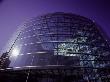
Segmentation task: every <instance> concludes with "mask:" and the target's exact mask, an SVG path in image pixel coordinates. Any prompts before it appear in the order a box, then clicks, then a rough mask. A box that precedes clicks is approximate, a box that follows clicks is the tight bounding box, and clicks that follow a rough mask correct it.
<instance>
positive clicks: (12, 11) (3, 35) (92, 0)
mask: <svg viewBox="0 0 110 82" xmlns="http://www.w3.org/2000/svg"><path fill="white" fill-rule="evenodd" d="M51 12H52V13H53V12H67V13H68V12H71V13H75V14H79V15H82V16H85V17H87V18H90V19H92V20H95V21H96V22H97V23H98V24H99V25H100V26H101V27H102V29H103V30H104V31H105V33H106V34H107V35H108V36H109V37H110V0H0V50H1V49H2V48H3V47H4V46H5V44H6V43H7V41H8V40H9V39H10V37H11V36H12V34H13V33H14V32H15V31H16V29H17V28H18V27H19V25H21V24H22V23H23V22H24V21H25V20H28V19H30V18H31V17H36V16H39V15H42V14H46V13H51Z"/></svg>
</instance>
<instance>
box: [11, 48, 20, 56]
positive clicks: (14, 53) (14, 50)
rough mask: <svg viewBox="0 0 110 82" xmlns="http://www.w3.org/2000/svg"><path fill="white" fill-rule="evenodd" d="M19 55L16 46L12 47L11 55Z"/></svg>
mask: <svg viewBox="0 0 110 82" xmlns="http://www.w3.org/2000/svg"><path fill="white" fill-rule="evenodd" d="M18 55H19V50H18V49H17V48H14V49H13V51H12V56H18Z"/></svg>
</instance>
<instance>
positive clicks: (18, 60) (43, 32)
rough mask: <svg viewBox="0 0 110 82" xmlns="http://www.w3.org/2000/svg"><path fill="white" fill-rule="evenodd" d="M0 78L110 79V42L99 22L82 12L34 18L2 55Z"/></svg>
mask: <svg viewBox="0 0 110 82" xmlns="http://www.w3.org/2000/svg"><path fill="white" fill-rule="evenodd" d="M0 82H110V44H109V42H108V41H107V39H106V37H105V36H104V33H103V32H102V30H100V27H99V25H97V24H96V23H94V22H93V21H91V20H90V19H88V18H85V17H82V16H79V15H75V14H70V13H61V12H58V13H52V14H47V15H43V16H39V17H36V18H32V19H31V20H29V21H27V22H25V23H24V24H23V25H22V26H21V27H20V29H18V31H17V32H16V33H15V35H14V37H13V38H12V39H11V41H9V44H8V46H7V47H6V53H3V55H1V58H0Z"/></svg>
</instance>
